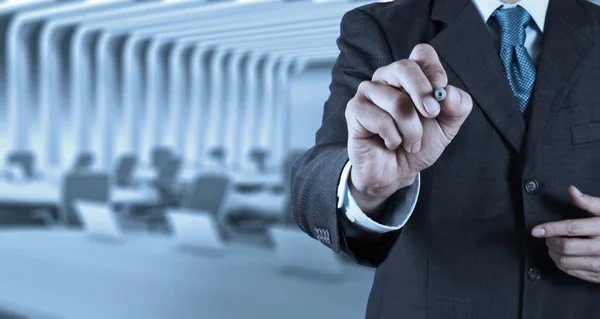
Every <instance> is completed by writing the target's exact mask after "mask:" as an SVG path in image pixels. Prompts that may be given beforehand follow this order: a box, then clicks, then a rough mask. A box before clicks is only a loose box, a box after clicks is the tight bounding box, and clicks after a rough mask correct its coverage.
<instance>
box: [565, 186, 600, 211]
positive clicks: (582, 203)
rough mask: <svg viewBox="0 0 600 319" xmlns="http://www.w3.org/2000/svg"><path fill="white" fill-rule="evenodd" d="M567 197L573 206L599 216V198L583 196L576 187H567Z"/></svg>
mask: <svg viewBox="0 0 600 319" xmlns="http://www.w3.org/2000/svg"><path fill="white" fill-rule="evenodd" d="M569 195H570V196H571V201H573V204H575V206H577V207H579V208H581V209H583V210H586V211H588V212H590V213H592V214H594V215H598V216H600V198H598V197H594V196H591V195H588V194H583V193H582V192H581V191H580V190H579V189H577V187H575V186H571V187H569Z"/></svg>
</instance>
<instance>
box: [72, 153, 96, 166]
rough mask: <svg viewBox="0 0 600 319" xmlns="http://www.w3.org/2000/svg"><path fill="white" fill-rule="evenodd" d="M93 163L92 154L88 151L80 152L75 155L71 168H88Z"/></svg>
mask: <svg viewBox="0 0 600 319" xmlns="http://www.w3.org/2000/svg"><path fill="white" fill-rule="evenodd" d="M93 165H94V154H92V153H90V152H81V153H79V155H78V156H77V159H76V160H75V164H74V165H73V169H75V170H85V169H90V168H92V166H93Z"/></svg>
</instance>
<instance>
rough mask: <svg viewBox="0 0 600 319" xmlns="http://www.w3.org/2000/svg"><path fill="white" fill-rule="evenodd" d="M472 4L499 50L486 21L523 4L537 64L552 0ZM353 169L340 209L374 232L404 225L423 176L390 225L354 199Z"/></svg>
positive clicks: (343, 183)
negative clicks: (371, 215) (498, 11)
mask: <svg viewBox="0 0 600 319" xmlns="http://www.w3.org/2000/svg"><path fill="white" fill-rule="evenodd" d="M473 3H474V4H475V7H477V10H478V11H479V13H480V14H481V18H482V19H483V21H484V22H485V23H486V25H487V26H488V29H489V31H490V34H491V35H492V37H493V39H494V43H495V44H496V46H497V49H498V52H500V30H497V29H496V28H494V27H493V26H492V24H489V23H487V22H488V20H489V19H490V17H491V16H492V14H493V13H494V11H496V9H498V8H499V7H504V8H512V7H515V6H521V7H523V8H524V9H525V10H527V12H529V14H530V15H531V17H532V19H533V22H534V23H531V24H530V25H529V26H528V27H527V29H526V30H525V32H526V36H525V48H526V49H527V52H528V53H529V56H531V59H532V60H533V62H534V64H537V61H538V57H539V54H540V49H541V44H542V34H543V32H544V24H545V22H546V12H547V11H548V4H549V0H521V1H517V2H516V3H514V4H505V3H504V2H502V1H501V0H473ZM350 168H351V163H350V162H348V163H347V164H346V166H345V167H344V170H343V172H342V175H341V177H340V183H339V186H338V209H341V210H343V211H344V213H345V216H346V217H347V218H348V220H350V221H351V222H353V223H355V224H356V225H359V226H361V227H362V228H364V229H367V230H370V231H373V232H378V233H385V232H389V231H394V230H398V229H400V228H402V227H403V226H404V225H405V224H406V222H407V221H408V219H409V218H410V216H411V215H412V212H413V211H414V208H415V206H416V205H417V198H418V197H419V189H420V187H421V175H420V174H419V175H417V179H416V181H415V183H414V184H413V185H412V186H410V187H416V188H417V190H416V192H414V194H416V195H415V196H414V198H411V199H409V201H408V203H406V204H405V205H401V207H399V208H398V209H396V211H395V212H394V213H395V214H397V215H398V216H396V217H397V218H395V220H401V222H400V224H397V225H394V226H388V225H382V224H380V223H377V222H375V221H373V220H372V219H370V218H369V217H368V216H367V215H365V214H364V213H363V212H362V211H361V209H360V207H358V205H357V204H356V202H355V201H354V199H353V198H352V195H351V194H350V190H349V189H348V176H349V173H350Z"/></svg>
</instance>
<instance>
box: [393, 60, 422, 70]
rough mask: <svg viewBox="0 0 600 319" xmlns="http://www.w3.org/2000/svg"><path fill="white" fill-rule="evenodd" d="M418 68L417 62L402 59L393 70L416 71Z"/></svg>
mask: <svg viewBox="0 0 600 319" xmlns="http://www.w3.org/2000/svg"><path fill="white" fill-rule="evenodd" d="M416 66H418V65H417V62H415V61H413V60H409V59H402V60H399V61H396V62H394V64H393V68H394V69H395V70H396V71H399V72H402V71H405V70H411V69H414V68H415V67H416Z"/></svg>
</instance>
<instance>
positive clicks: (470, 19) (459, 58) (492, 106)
mask: <svg viewBox="0 0 600 319" xmlns="http://www.w3.org/2000/svg"><path fill="white" fill-rule="evenodd" d="M461 1H462V2H461ZM431 18H432V20H434V21H441V22H443V23H444V25H445V27H444V28H443V29H442V30H441V32H440V33H439V34H438V35H437V36H435V37H434V38H433V39H432V40H431V41H430V44H431V45H432V46H433V47H434V48H435V49H436V51H437V52H438V54H439V56H440V58H441V59H442V60H443V62H445V63H446V65H447V66H448V67H449V68H450V69H451V70H452V71H454V73H456V75H457V76H458V77H459V78H460V80H461V81H462V82H463V84H464V85H465V87H466V89H467V93H469V94H471V97H472V98H473V99H474V101H475V102H476V104H478V105H479V106H480V107H481V109H482V111H483V112H484V113H485V114H486V115H487V117H488V118H489V120H490V122H492V123H493V125H494V126H495V127H496V129H497V130H498V131H499V132H500V134H501V135H502V136H504V138H505V139H506V140H507V141H508V143H509V144H510V145H511V146H512V147H513V148H514V150H515V151H516V152H519V153H521V151H522V149H523V145H524V139H525V121H524V120H523V116H522V114H521V112H520V111H519V109H518V108H517V104H516V101H515V98H514V96H513V93H512V90H511V88H510V85H509V84H508V80H507V78H506V73H505V72H504V69H503V67H502V62H501V61H500V58H499V55H498V52H497V50H496V46H495V45H494V43H493V41H492V37H491V36H490V34H489V31H488V29H487V27H486V25H485V23H484V22H483V19H482V18H481V15H480V14H479V12H478V11H477V8H476V7H475V6H474V5H473V3H472V2H471V1H470V0H466V1H465V0H460V1H447V0H436V1H435V2H434V3H433V8H432V16H431Z"/></svg>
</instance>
